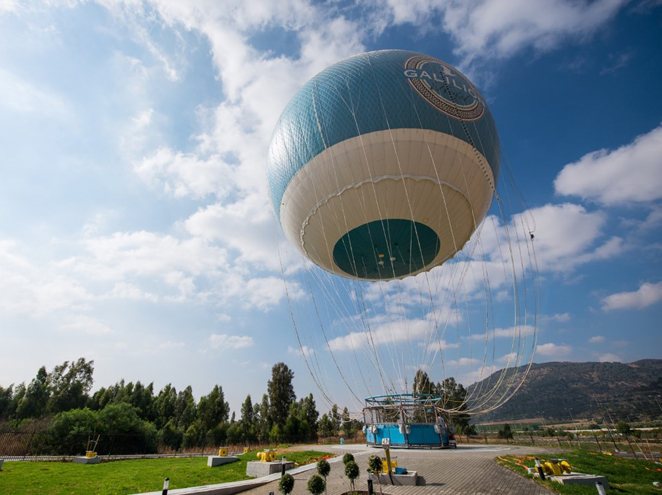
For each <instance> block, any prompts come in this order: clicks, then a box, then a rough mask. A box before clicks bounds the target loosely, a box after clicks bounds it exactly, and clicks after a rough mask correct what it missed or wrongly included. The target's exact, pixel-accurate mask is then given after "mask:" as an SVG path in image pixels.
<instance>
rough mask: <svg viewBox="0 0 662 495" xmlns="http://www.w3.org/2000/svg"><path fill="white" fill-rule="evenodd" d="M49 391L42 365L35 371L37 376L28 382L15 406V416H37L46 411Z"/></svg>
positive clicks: (46, 374)
mask: <svg viewBox="0 0 662 495" xmlns="http://www.w3.org/2000/svg"><path fill="white" fill-rule="evenodd" d="M49 397H50V392H49V388H48V373H47V372H46V368H45V367H44V366H42V367H41V368H39V370H38V371H37V376H36V377H35V378H34V379H33V380H32V381H31V382H30V385H28V387H27V389H26V390H25V394H24V395H23V397H22V398H21V400H20V401H19V402H18V404H17V406H16V417H17V418H19V419H23V418H39V417H41V416H43V415H44V414H45V413H46V407H47V405H48V399H49Z"/></svg>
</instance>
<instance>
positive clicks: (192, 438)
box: [183, 420, 207, 448]
mask: <svg viewBox="0 0 662 495" xmlns="http://www.w3.org/2000/svg"><path fill="white" fill-rule="evenodd" d="M206 438H207V435H206V430H205V429H204V426H203V425H202V424H201V423H200V420H195V421H192V422H191V424H190V425H189V426H188V428H186V431H185V432H184V443H183V445H184V448H191V447H200V446H202V445H204V443H205V439H206Z"/></svg>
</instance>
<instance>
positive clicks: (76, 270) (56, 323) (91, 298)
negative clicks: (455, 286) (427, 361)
mask: <svg viewBox="0 0 662 495" xmlns="http://www.w3.org/2000/svg"><path fill="white" fill-rule="evenodd" d="M661 28H662V6H661V5H660V2H659V1H646V0H644V1H631V2H627V1H624V0H597V1H593V2H584V1H578V2H577V1H572V2H571V1H562V0H559V1H544V0H528V1H509V2H503V1H496V0H472V1H467V2H459V1H457V2H455V1H449V2H432V1H426V0H407V1H403V0H379V1H378V0H375V1H367V2H360V3H357V4H354V3H351V2H322V3H318V2H307V1H305V0H291V1H278V2H275V1H252V2H243V1H238V2H233V1H226V2H215V1H187V2H177V1H169V0H154V1H138V0H135V1H128V0H127V1H125V2H112V1H104V0H102V1H99V2H77V1H62V2H57V1H48V2H18V1H13V0H0V46H1V47H2V49H0V94H1V95H2V97H1V98H0V149H2V155H1V157H0V174H1V180H0V338H1V342H0V384H2V385H3V386H6V385H9V384H10V383H17V382H21V381H27V380H30V379H31V378H32V377H33V376H34V374H35V372H36V370H37V368H38V367H39V366H41V365H46V366H47V367H49V368H52V367H53V366H54V365H55V364H58V363H60V362H62V361H64V360H71V359H75V358H77V357H79V356H84V357H86V358H88V359H94V361H95V363H96V371H95V377H96V385H97V386H101V385H109V384H111V383H114V382H115V381H117V380H119V379H120V378H125V379H127V380H141V381H143V382H151V381H153V382H154V383H155V386H156V388H157V389H159V388H161V387H162V386H163V385H165V384H166V383H169V382H171V383H173V384H174V385H175V386H176V387H178V388H180V387H183V386H185V385H188V384H191V385H193V388H194V393H196V395H199V394H203V393H207V392H208V391H209V390H210V389H211V387H212V386H213V385H214V384H215V383H219V384H221V385H222V386H223V388H224V390H225V392H226V394H227V396H228V398H229V399H230V401H231V405H232V406H233V408H235V409H238V406H239V404H240V401H241V400H243V398H244V397H245V395H246V394H247V393H251V394H252V395H253V398H254V399H255V398H259V397H260V396H261V394H262V393H263V392H264V391H265V387H266V381H267V379H268V376H269V373H270V368H271V366H272V365H273V364H274V363H275V362H277V361H281V360H282V361H285V362H287V363H288V364H289V365H290V366H291V367H292V368H293V369H294V371H295V373H296V378H295V380H296V382H295V386H296V389H297V392H298V393H299V394H300V395H303V394H304V393H307V392H309V391H312V392H313V393H314V394H316V395H318V391H317V389H316V387H315V385H314V383H313V380H312V379H311V378H310V376H309V374H308V371H307V369H306V366H305V363H304V362H303V360H302V359H301V352H302V351H301V348H300V347H299V345H298V343H297V339H296V336H295V333H294V332H293V330H292V324H291V322H290V308H291V305H288V299H287V297H286V296H285V291H284V285H283V276H284V277H285V278H286V279H287V280H288V287H289V288H290V289H291V294H290V298H291V299H292V300H294V301H295V302H296V301H297V300H305V297H306V289H305V287H304V286H303V285H301V282H300V279H297V278H296V277H297V274H296V273H295V272H296V268H292V270H291V271H287V272H286V273H285V275H283V272H282V270H281V267H280V262H279V256H280V258H282V259H284V261H285V263H286V264H287V265H288V266H291V267H298V266H300V265H301V260H300V259H297V258H296V254H294V253H293V252H291V251H289V250H288V248H287V246H286V245H285V241H284V239H283V237H282V234H281V232H280V228H279V226H278V223H277V221H276V219H275V216H274V214H273V212H272V210H271V204H270V201H269V198H268V195H267V185H266V179H265V166H266V156H267V147H268V144H269V139H270V136H271V132H272V130H273V127H274V125H275V123H276V121H277V119H278V116H279V115H280V112H281V111H282V109H283V108H284V106H285V105H286V104H287V102H288V101H289V99H290V98H291V97H292V95H293V94H294V93H295V92H296V90H297V89H298V88H299V87H300V86H301V85H302V84H303V83H304V82H305V81H306V80H308V79H309V78H310V77H312V76H313V75H314V74H316V73H317V72H319V71H320V70H321V69H323V68H324V67H326V66H328V65H329V64H331V63H334V62H336V61H339V60H341V59H343V58H345V57H347V56H350V55H353V54H356V53H360V52H363V51H367V50H376V49H383V48H403V49H409V50H415V51H421V52H424V53H427V54H429V55H433V56H436V57H438V58H441V59H442V60H445V61H447V62H449V63H451V64H453V65H455V66H457V67H459V68H461V69H462V70H463V71H464V72H465V73H466V74H467V75H469V77H470V78H471V79H472V80H473V81H474V82H475V83H476V85H477V86H478V87H479V88H480V89H481V92H482V94H483V96H484V97H485V98H486V100H487V101H488V103H489V105H490V108H491V110H492V112H493V114H494V117H495V119H496V122H497V127H498V129H499V133H500V137H501V143H502V155H503V161H504V163H505V164H506V166H507V167H508V168H509V169H510V171H511V173H512V176H513V177H514V179H515V182H516V184H517V189H516V190H513V189H512V188H511V189H510V192H509V193H508V194H510V195H511V196H510V210H509V213H510V214H520V215H521V216H522V217H524V218H527V219H528V220H527V221H530V222H532V224H533V225H534V226H535V236H536V239H535V241H534V242H535V246H536V253H537V257H538V262H539V268H540V271H539V274H538V277H539V279H538V280H539V282H540V283H539V287H540V291H539V297H540V301H541V305H540V307H539V309H538V323H539V325H538V329H537V344H536V345H537V346H538V347H537V352H536V354H535V356H534V361H536V362H544V361H557V360H571V361H589V360H603V361H605V360H606V361H623V362H630V361H634V360H637V359H641V358H660V357H662V355H661V351H660V349H662V337H661V332H660V329H659V323H658V322H659V321H660V318H661V317H662V311H661V308H662V304H661V302H662V269H661V267H662V266H661V262H660V261H661V255H662V236H661V235H660V232H661V230H660V229H661V226H662V205H661V202H660V200H661V199H662V98H660V94H659V93H660V91H659V88H660V83H659V81H660V80H662V53H660V50H659V33H660V32H661V31H662V29H661ZM502 179H503V177H502ZM518 190H519V192H521V196H520V194H519V193H518ZM522 198H523V199H522ZM502 220H503V221H510V219H509V218H505V219H502ZM495 308H496V309H501V307H500V303H499V302H496V303H495ZM306 332H310V333H311V334H312V333H313V331H312V330H310V329H309V327H308V328H304V329H303V330H302V333H306ZM310 336H311V337H312V335H310ZM304 337H305V336H304ZM310 342H311V343H312V342H313V339H312V338H311V340H310ZM304 345H306V344H305V342H304ZM306 349H307V350H305V351H304V352H313V353H317V354H321V353H323V352H324V349H319V348H317V349H315V348H313V347H312V346H311V347H310V349H308V348H306ZM451 350H452V353H453V354H452V355H451V356H449V361H452V363H453V364H449V367H448V373H449V374H453V375H455V376H456V377H459V378H460V380H461V381H464V382H465V384H469V383H470V381H471V379H472V377H476V376H477V375H476V372H477V364H476V360H475V359H471V358H469V357H468V355H467V354H466V348H464V347H462V346H458V347H453V348H452V349H451ZM462 358H464V359H462ZM498 363H499V361H498V360H497V359H495V361H494V365H495V366H496V365H498ZM433 374H434V373H433ZM412 375H413V372H412ZM437 378H441V377H439V376H437ZM328 380H329V383H333V379H331V378H328ZM336 381H337V380H336ZM330 389H332V390H331V392H333V398H334V400H337V401H338V402H340V403H343V402H347V401H348V399H347V397H346V394H347V392H346V391H343V388H342V387H341V386H333V385H330ZM321 407H322V408H324V407H325V406H324V405H323V402H322V404H321Z"/></svg>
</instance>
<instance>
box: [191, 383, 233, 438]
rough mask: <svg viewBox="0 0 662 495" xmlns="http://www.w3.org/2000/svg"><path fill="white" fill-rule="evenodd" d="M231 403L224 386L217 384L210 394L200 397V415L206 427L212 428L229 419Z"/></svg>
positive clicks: (206, 428) (207, 428)
mask: <svg viewBox="0 0 662 495" xmlns="http://www.w3.org/2000/svg"><path fill="white" fill-rule="evenodd" d="M229 412H230V405H229V404H228V403H227V402H226V401H225V394H224V393H223V388H222V387H220V386H219V385H215V386H214V388H213V389H212V391H211V392H209V394H208V395H205V396H202V397H200V401H199V402H198V417H199V418H200V421H201V422H202V425H203V426H204V428H205V431H207V430H211V429H212V428H214V426H216V425H218V424H219V423H222V422H223V421H227V420H228V414H229Z"/></svg>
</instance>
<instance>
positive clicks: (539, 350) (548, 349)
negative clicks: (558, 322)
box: [536, 342, 572, 358]
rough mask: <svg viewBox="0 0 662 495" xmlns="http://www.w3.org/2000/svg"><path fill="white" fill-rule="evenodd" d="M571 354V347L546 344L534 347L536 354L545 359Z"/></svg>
mask: <svg viewBox="0 0 662 495" xmlns="http://www.w3.org/2000/svg"><path fill="white" fill-rule="evenodd" d="M571 352H572V347H570V346H569V345H565V344H554V343H552V342H548V343H547V344H539V345H537V346H536V354H540V355H541V356H545V357H557V358H558V357H564V356H567V355H568V354H570V353H571Z"/></svg>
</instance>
